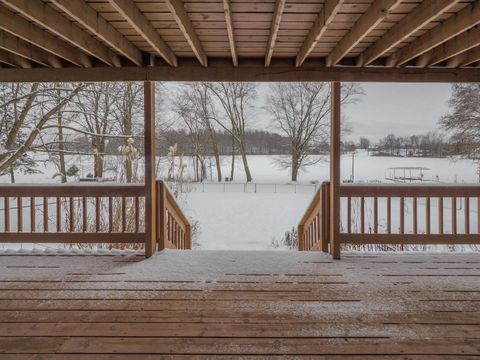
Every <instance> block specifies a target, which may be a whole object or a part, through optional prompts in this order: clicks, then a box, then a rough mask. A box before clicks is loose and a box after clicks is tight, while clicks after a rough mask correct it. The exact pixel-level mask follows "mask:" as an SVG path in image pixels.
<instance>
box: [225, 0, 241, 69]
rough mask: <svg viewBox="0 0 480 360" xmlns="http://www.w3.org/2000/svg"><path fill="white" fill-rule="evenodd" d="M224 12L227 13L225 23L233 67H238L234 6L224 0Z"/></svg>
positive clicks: (228, 0) (227, 0)
mask: <svg viewBox="0 0 480 360" xmlns="http://www.w3.org/2000/svg"><path fill="white" fill-rule="evenodd" d="M223 11H224V12H225V22H226V23H227V33H228V42H229V44H230V52H231V53H232V62H233V66H238V55H237V46H236V45H235V33H234V31H233V21H232V4H231V2H230V0H223Z"/></svg>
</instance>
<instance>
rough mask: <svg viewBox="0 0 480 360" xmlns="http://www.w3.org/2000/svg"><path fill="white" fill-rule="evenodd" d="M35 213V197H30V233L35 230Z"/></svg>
mask: <svg viewBox="0 0 480 360" xmlns="http://www.w3.org/2000/svg"><path fill="white" fill-rule="evenodd" d="M35 211H36V205H35V197H33V196H32V197H30V232H35V230H36V228H37V224H36V221H35V220H36V219H35Z"/></svg>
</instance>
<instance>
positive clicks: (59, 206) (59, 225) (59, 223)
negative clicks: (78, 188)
mask: <svg viewBox="0 0 480 360" xmlns="http://www.w3.org/2000/svg"><path fill="white" fill-rule="evenodd" d="M56 202H57V207H56V210H57V233H60V232H62V198H60V197H57V198H56Z"/></svg>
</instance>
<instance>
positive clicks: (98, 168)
mask: <svg viewBox="0 0 480 360" xmlns="http://www.w3.org/2000/svg"><path fill="white" fill-rule="evenodd" d="M103 158H104V156H103V152H102V151H101V150H100V149H97V154H95V178H96V179H98V178H103Z"/></svg>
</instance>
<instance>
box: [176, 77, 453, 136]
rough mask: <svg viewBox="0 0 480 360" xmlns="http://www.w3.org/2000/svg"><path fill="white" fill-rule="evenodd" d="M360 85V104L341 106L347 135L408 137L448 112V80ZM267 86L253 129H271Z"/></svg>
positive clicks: (262, 86) (262, 90)
mask: <svg viewBox="0 0 480 360" xmlns="http://www.w3.org/2000/svg"><path fill="white" fill-rule="evenodd" d="M170 86H173V87H175V86H176V85H174V84H171V85H170ZM361 86H362V87H363V89H364V90H365V95H364V96H362V97H361V98H360V101H359V102H358V103H356V104H351V105H348V106H344V107H343V109H342V110H343V115H344V116H346V117H347V120H348V121H349V123H350V124H351V125H352V129H353V131H352V133H351V134H350V135H349V136H348V138H349V139H352V140H357V139H358V138H359V137H361V136H363V137H367V138H369V139H370V140H373V141H376V140H378V139H379V138H381V137H384V136H386V135H388V134H390V133H393V134H395V135H397V136H405V135H413V134H422V133H426V132H429V131H434V130H436V129H437V128H438V126H437V122H438V120H439V118H440V117H441V116H442V115H444V114H445V113H446V112H447V111H448V105H447V101H448V99H449V98H450V94H451V85H450V84H448V83H445V84H443V83H420V84H415V83H363V84H361ZM268 87H269V84H266V83H262V84H259V87H258V90H259V91H258V102H257V106H256V108H257V109H256V111H255V113H254V118H253V119H252V120H251V121H250V126H251V127H252V128H254V129H269V128H270V125H269V124H270V119H269V116H268V113H266V112H265V111H264V110H263V109H262V107H263V106H264V97H265V95H266V93H267V91H268ZM269 130H273V129H271V128H270V129H269Z"/></svg>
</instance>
